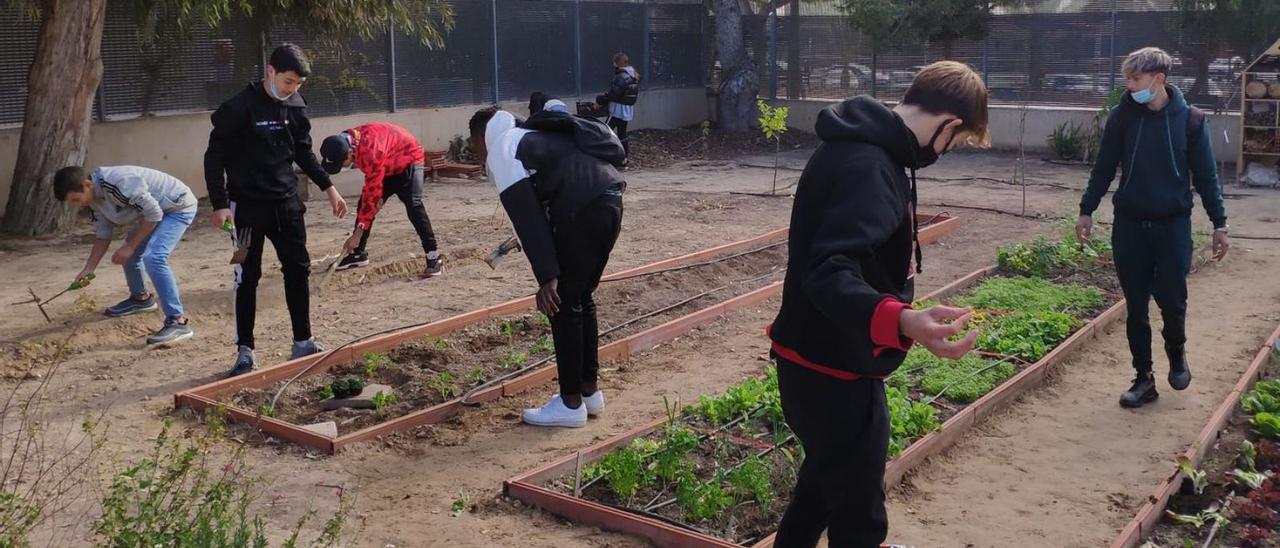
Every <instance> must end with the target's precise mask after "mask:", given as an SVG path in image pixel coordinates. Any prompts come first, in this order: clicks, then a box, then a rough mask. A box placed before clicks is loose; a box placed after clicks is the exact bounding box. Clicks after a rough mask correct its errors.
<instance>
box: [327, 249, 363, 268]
mask: <svg viewBox="0 0 1280 548" xmlns="http://www.w3.org/2000/svg"><path fill="white" fill-rule="evenodd" d="M362 266H369V254H368V253H365V252H363V251H356V252H354V253H349V254H347V256H346V257H343V258H342V260H341V261H338V266H337V268H334V270H346V269H348V268H360V267H362Z"/></svg>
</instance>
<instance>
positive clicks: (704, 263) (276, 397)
mask: <svg viewBox="0 0 1280 548" xmlns="http://www.w3.org/2000/svg"><path fill="white" fill-rule="evenodd" d="M786 243H787V241H786V240H783V241H780V242H774V243H772V244H769V245H765V246H761V247H758V248H755V249H751V250H747V251H742V252H739V253H734V254H732V255H726V256H724V257H718V258H715V259H711V260H707V261H701V262H697V263H690V264H687V265H681V266H677V267H672V268H665V269H662V270H654V271H651V272H640V273H637V274H632V275H630V276H624V277H621V278H612V279H605V280H601V281H600V283H613V282H620V281H623V280H631V279H635V278H641V277H645V276H654V275H657V274H663V273H666V272H676V271H679V270H685V269H689V268H696V267H699V266H708V265H713V264H716V263H720V262H724V261H728V260H730V259H736V258H738V257H742V256H744V255H750V254H752V253H759V252H761V251H764V250H766V249H772V248H774V247H778V246H781V245H785V244H786ZM773 273H774V271H770V274H773ZM721 289H723V288H721ZM435 321H436V320H429V321H425V322H415V323H410V324H404V325H400V326H397V327H392V328H389V329H384V330H382V331H377V332H374V333H370V334H367V335H361V336H359V337H356V338H354V339H351V340H349V341H347V342H345V343H343V344H341V345H339V346H337V347H335V348H334V349H332V350H328V351H326V352H324V354H323V355H321V356H320V357H319V358H317V359H316V361H314V362H311V364H310V365H308V366H307V367H305V368H303V370H302V371H299V372H298V374H296V375H294V376H293V377H291V378H289V380H288V381H285V383H284V386H281V387H280V390H278V391H276V393H275V395H274V396H272V397H271V403H270V404H269V405H270V406H271V408H272V409H274V408H275V405H276V403H277V402H278V401H279V400H280V396H281V395H282V394H284V391H285V390H286V389H288V388H289V385H291V384H293V382H294V381H296V380H298V379H299V378H301V377H303V376H304V375H306V374H307V373H309V372H311V370H312V369H315V368H316V366H318V365H320V364H322V363H325V362H327V361H328V360H329V359H330V358H331V357H332V356H333V355H334V354H336V353H337V352H338V351H339V350H342V349H344V348H347V347H349V346H351V345H353V344H356V343H358V342H362V341H366V340H369V339H371V338H373V337H378V336H381V335H386V334H388V333H395V332H396V331H403V330H406V329H414V328H418V327H422V326H424V325H428V324H430V323H433V322H435ZM606 333H607V332H606ZM541 363H546V361H543V362H541ZM539 365H541V364H539ZM464 399H465V397H464ZM464 405H466V404H465V403H464ZM261 421H262V413H259V414H258V423H259V424H261ZM256 427H257V425H255V428H256Z"/></svg>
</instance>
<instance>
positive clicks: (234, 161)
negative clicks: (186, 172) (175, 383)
mask: <svg viewBox="0 0 1280 548" xmlns="http://www.w3.org/2000/svg"><path fill="white" fill-rule="evenodd" d="M265 72H266V74H265V75H264V76H263V78H262V81H261V82H253V83H251V84H249V85H248V86H246V87H245V88H244V89H243V90H241V91H240V93H237V94H236V95H235V96H234V97H232V98H230V99H228V100H227V101H226V102H225V103H222V106H219V107H218V110H216V111H214V113H213V115H212V117H211V118H212V121H213V131H212V132H210V134H209V148H208V150H206V151H205V153H204V177H205V183H206V184H207V185H208V187H209V201H210V202H211V203H212V204H213V224H214V226H217V227H218V229H219V230H221V229H222V228H223V227H224V226H226V225H228V223H230V224H231V225H234V227H233V228H232V230H234V231H235V233H241V231H242V230H243V231H246V232H247V237H248V239H249V253H248V255H247V256H246V257H245V260H244V262H243V263H242V264H239V265H236V270H235V291H236V345H237V350H236V362H235V366H234V367H232V369H231V372H230V376H236V375H242V374H244V373H248V372H250V371H252V370H253V369H254V368H255V367H256V366H257V363H256V360H255V357H254V353H253V350H254V340H253V327H254V321H255V319H256V318H255V315H256V313H257V307H258V279H259V278H261V277H262V250H263V247H264V245H265V240H268V239H269V240H271V245H272V246H274V247H275V248H276V257H278V258H279V259H280V270H281V272H283V274H284V298H285V303H286V304H287V305H288V308H289V319H290V321H291V322H292V324H293V348H292V350H291V351H290V353H289V359H291V360H293V359H298V358H301V357H304V356H310V355H312V354H315V353H317V352H320V351H322V350H323V349H322V348H320V345H318V344H316V341H315V339H314V338H312V336H311V289H310V278H311V255H310V254H309V253H308V252H307V223H306V217H305V214H306V211H307V206H306V204H304V203H302V197H301V196H299V195H298V175H297V174H296V173H294V171H293V166H294V164H297V166H298V167H300V168H302V171H303V172H305V173H306V174H307V177H309V178H310V179H311V182H313V183H315V184H316V186H318V187H320V190H323V191H324V193H325V196H327V197H328V198H329V206H330V207H331V208H332V209H333V215H334V217H338V218H342V217H345V216H346V214H347V202H346V200H344V199H343V198H342V195H341V194H339V193H338V189H337V188H335V187H334V186H333V183H332V182H330V181H329V174H328V173H325V171H324V168H322V167H320V161H319V160H318V159H316V154H315V152H314V151H313V149H312V146H311V120H310V119H308V118H307V110H306V109H307V103H306V101H303V99H302V96H301V95H299V94H298V90H299V89H300V88H301V87H302V84H303V83H304V82H306V80H307V77H308V76H310V75H311V63H310V62H309V61H308V60H307V57H306V54H304V53H303V51H302V48H300V47H298V46H296V45H293V44H284V45H282V46H280V47H278V48H276V49H275V51H273V52H271V58H270V60H269V61H268V62H267V67H266V71H265Z"/></svg>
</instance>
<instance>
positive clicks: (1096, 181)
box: [1080, 85, 1227, 228]
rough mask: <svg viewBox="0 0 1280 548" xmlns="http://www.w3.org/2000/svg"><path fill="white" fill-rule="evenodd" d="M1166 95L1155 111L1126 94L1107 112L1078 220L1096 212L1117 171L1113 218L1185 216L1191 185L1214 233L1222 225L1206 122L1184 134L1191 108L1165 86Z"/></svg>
mask: <svg viewBox="0 0 1280 548" xmlns="http://www.w3.org/2000/svg"><path fill="white" fill-rule="evenodd" d="M1165 90H1166V91H1168V92H1169V104H1167V105H1165V107H1164V108H1162V109H1160V110H1159V111H1153V110H1151V109H1150V108H1147V107H1146V105H1141V104H1138V102H1137V101H1134V100H1133V97H1131V96H1130V95H1129V94H1128V93H1126V94H1124V100H1123V101H1121V103H1120V105H1118V106H1117V107H1116V108H1114V109H1112V110H1111V114H1110V115H1108V116H1107V125H1106V126H1105V127H1104V129H1103V131H1102V143H1101V145H1100V146H1099V148H1098V158H1097V160H1096V161H1095V162H1094V164H1093V173H1092V174H1091V175H1090V176H1089V188H1088V189H1087V190H1085V193H1084V198H1083V199H1081V200H1080V214H1081V215H1092V214H1093V212H1094V210H1096V209H1098V204H1099V203H1100V202H1102V196H1103V195H1105V194H1106V193H1107V190H1108V189H1110V188H1111V180H1112V179H1114V178H1115V175H1116V167H1117V166H1118V167H1120V168H1121V173H1120V187H1119V188H1118V189H1116V193H1115V196H1114V197H1112V203H1113V204H1114V205H1115V213H1116V216H1117V217H1125V218H1130V219H1137V220H1143V221H1155V220H1161V219H1167V218H1170V217H1177V216H1185V215H1190V214H1191V208H1192V206H1193V205H1194V198H1193V197H1192V195H1191V188H1192V186H1194V187H1195V189H1196V192H1197V193H1199V194H1200V199H1201V201H1202V202H1203V203H1204V209H1205V211H1206V212H1208V213H1209V219H1210V220H1212V221H1213V226H1214V228H1221V227H1224V226H1226V225H1227V211H1226V208H1225V206H1224V205H1223V203H1222V188H1221V186H1220V185H1219V184H1218V169H1217V165H1216V164H1215V163H1214V161H1213V142H1212V141H1213V140H1212V139H1211V138H1210V137H1209V123H1208V121H1207V120H1206V121H1205V123H1203V124H1201V125H1200V127H1199V128H1193V129H1192V130H1191V131H1188V129H1187V116H1188V115H1189V113H1190V112H1191V109H1190V108H1189V107H1188V106H1187V101H1186V99H1184V98H1183V97H1182V92H1181V91H1179V90H1178V88H1177V87H1175V86H1172V85H1166V86H1165ZM1189 134H1191V139H1190V141H1191V142H1188V135H1189ZM1193 175H1194V176H1193Z"/></svg>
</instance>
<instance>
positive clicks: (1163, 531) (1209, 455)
mask: <svg viewBox="0 0 1280 548" xmlns="http://www.w3.org/2000/svg"><path fill="white" fill-rule="evenodd" d="M1278 366H1280V327H1277V328H1276V330H1275V331H1274V332H1272V333H1271V336H1270V337H1268V338H1267V341H1266V343H1264V344H1263V345H1262V348H1260V349H1258V353H1257V354H1256V355H1255V356H1254V358H1253V361H1252V362H1250V363H1249V367H1247V368H1246V369H1245V370H1244V373H1243V374H1242V375H1241V376H1240V380H1239V381H1237V382H1236V385H1235V387H1233V388H1232V389H1231V392H1230V393H1228V394H1227V396H1226V398H1225V399H1224V400H1223V401H1222V403H1221V404H1220V405H1219V406H1218V408H1217V409H1216V410H1215V411H1214V413H1213V415H1210V417H1209V421H1208V422H1207V423H1205V425H1204V428H1201V429H1200V433H1199V435H1197V436H1196V439H1195V441H1194V442H1192V444H1191V446H1190V447H1188V448H1187V450H1186V451H1185V452H1183V453H1182V454H1181V455H1180V456H1179V460H1180V461H1182V463H1184V464H1182V465H1180V466H1175V467H1173V469H1172V470H1171V471H1170V473H1169V475H1168V476H1167V477H1166V478H1165V479H1164V480H1163V481H1161V482H1160V484H1159V485H1158V486H1157V487H1156V490H1155V493H1153V494H1152V495H1151V496H1150V497H1149V498H1148V499H1147V503H1146V504H1144V505H1143V506H1142V508H1141V509H1140V510H1138V513H1137V514H1136V515H1135V516H1134V517H1133V519H1132V520H1130V521H1129V524H1128V525H1127V526H1125V528H1124V529H1122V530H1121V531H1120V534H1119V535H1117V536H1116V538H1115V540H1113V541H1112V543H1111V546H1112V548H1135V547H1137V546H1139V545H1140V544H1142V542H1143V541H1144V540H1149V539H1153V540H1157V541H1169V542H1170V543H1169V544H1161V545H1167V546H1174V545H1176V546H1182V545H1183V543H1184V539H1191V540H1192V542H1193V544H1194V545H1195V546H1200V545H1201V544H1202V542H1204V541H1203V540H1202V539H1203V538H1204V537H1207V536H1208V535H1210V534H1214V535H1216V538H1217V540H1218V542H1217V543H1216V544H1214V545H1215V546H1217V545H1223V546H1245V547H1249V546H1276V545H1280V535H1278V534H1276V533H1275V532H1274V531H1275V530H1276V528H1277V525H1278V524H1280V515H1278V514H1277V511H1278V510H1280V484H1277V483H1276V482H1277V481H1280V478H1276V477H1273V478H1272V479H1270V480H1268V481H1267V482H1266V483H1265V484H1263V485H1262V486H1259V487H1258V488H1256V489H1251V488H1250V487H1247V486H1245V485H1244V484H1243V483H1242V482H1240V481H1238V480H1236V479H1235V478H1234V477H1233V474H1232V472H1233V471H1234V470H1237V469H1240V468H1244V467H1247V466H1248V465H1246V464H1245V463H1244V462H1242V461H1243V459H1240V458H1239V457H1237V454H1236V453H1237V451H1238V450H1240V449H1242V448H1243V446H1244V443H1243V442H1245V441H1248V442H1249V443H1250V444H1254V445H1255V451H1256V456H1255V457H1254V458H1253V459H1251V460H1253V461H1254V463H1253V464H1254V466H1252V467H1254V468H1256V471H1258V472H1263V473H1268V472H1269V473H1272V474H1276V473H1280V440H1277V439H1276V438H1277V435H1278V434H1280V432H1276V431H1272V432H1271V433H1270V437H1269V438H1268V437H1267V436H1262V435H1260V434H1259V433H1258V432H1257V431H1256V430H1255V428H1254V427H1252V426H1251V425H1250V422H1251V416H1252V415H1254V414H1256V413H1257V412H1258V409H1256V408H1255V407H1254V405H1249V406H1246V407H1245V408H1242V407H1241V406H1240V405H1239V404H1240V402H1241V400H1242V398H1246V396H1248V395H1250V389H1251V388H1253V387H1254V386H1255V384H1256V383H1257V382H1258V381H1260V380H1261V379H1262V377H1265V376H1271V377H1274V375H1275V373H1276V370H1277V367H1278ZM1271 384H1272V386H1271V388H1273V389H1274V388H1275V385H1274V381H1271ZM1274 394H1275V392H1273V395H1272V398H1275V395H1274ZM1272 403H1273V404H1275V405H1280V401H1277V400H1276V399H1273V400H1272ZM1271 409H1272V411H1270V412H1271V414H1272V415H1275V409H1276V407H1274V405H1273V406H1271ZM1228 426H1231V428H1230V429H1229V430H1230V431H1231V435H1230V436H1224V435H1223V430H1224V429H1226V428H1227V427H1228ZM1215 447H1216V449H1215ZM1201 467H1203V468H1204V469H1203V470H1201ZM1188 472H1191V473H1192V474H1195V475H1197V476H1198V475H1200V474H1204V476H1203V477H1202V480H1201V481H1202V482H1203V483H1202V485H1203V487H1201V492H1200V493H1197V492H1196V482H1195V481H1194V480H1192V479H1191V478H1188ZM1229 492H1234V495H1228V493H1229ZM1226 500H1230V501H1231V502H1230V504H1228V505H1226V508H1225V509H1221V511H1220V512H1212V511H1208V510H1210V509H1211V507H1212V506H1214V505H1218V506H1219V507H1220V508H1221V506H1222V502H1223V501H1226ZM1166 509H1168V510H1169V511H1172V512H1175V513H1177V514H1181V515H1185V516H1188V517H1195V518H1199V519H1204V520H1205V521H1206V523H1204V524H1203V525H1201V526H1200V527H1194V526H1184V525H1179V524H1177V523H1175V522H1174V521H1173V520H1172V519H1171V518H1170V517H1168V513H1167V512H1166ZM1214 514H1221V515H1223V516H1228V519H1230V523H1229V525H1228V526H1227V527H1218V528H1217V529H1219V530H1217V531H1213V533H1210V530H1211V529H1212V528H1214V523H1213V521H1214V520H1213V519H1212V516H1213V515H1214ZM1190 535H1194V537H1193V536H1190ZM1175 543H1176V544H1175Z"/></svg>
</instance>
